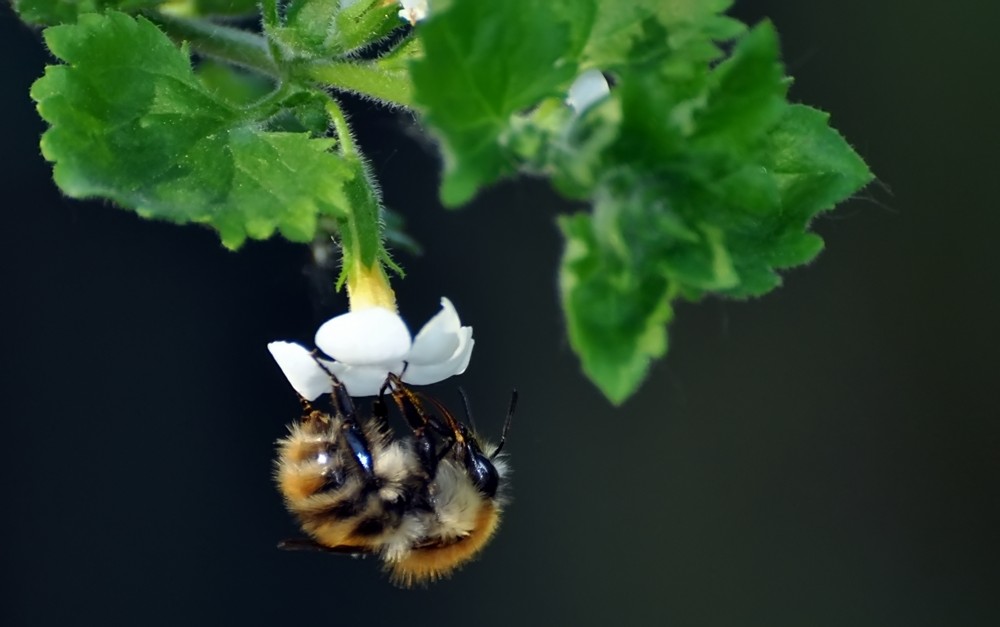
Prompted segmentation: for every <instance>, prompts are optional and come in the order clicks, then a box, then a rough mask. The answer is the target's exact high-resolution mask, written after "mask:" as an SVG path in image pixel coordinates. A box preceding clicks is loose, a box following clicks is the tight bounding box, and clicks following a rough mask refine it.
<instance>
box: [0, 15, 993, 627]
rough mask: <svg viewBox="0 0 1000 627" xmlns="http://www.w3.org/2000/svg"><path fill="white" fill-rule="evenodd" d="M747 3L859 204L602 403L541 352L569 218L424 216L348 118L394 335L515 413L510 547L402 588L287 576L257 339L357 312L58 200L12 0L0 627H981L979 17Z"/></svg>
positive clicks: (368, 575) (415, 197)
mask: <svg viewBox="0 0 1000 627" xmlns="http://www.w3.org/2000/svg"><path fill="white" fill-rule="evenodd" d="M735 12H736V14H737V15H739V16H741V17H743V18H744V19H747V20H749V21H756V20H759V19H761V18H762V17H764V16H769V17H770V18H771V19H772V20H773V21H774V22H775V23H776V24H777V26H778V29H779V32H780V33H781V35H782V38H783V43H784V51H785V57H786V61H787V63H788V67H789V71H790V73H791V74H793V75H794V76H795V77H796V82H795V85H794V87H793V89H792V96H793V98H794V99H795V100H799V101H802V102H806V103H809V104H812V105H815V106H818V107H820V108H823V109H825V110H827V111H830V112H831V113H832V114H833V123H834V125H835V126H836V127H837V128H838V129H840V130H841V131H842V132H843V133H844V134H845V135H846V136H847V137H848V138H849V139H850V140H851V141H852V142H853V143H854V144H855V146H856V147H857V149H858V150H859V152H860V153H861V154H862V155H864V157H865V158H866V159H868V160H869V162H870V164H871V165H872V167H873V169H874V170H875V172H876V173H877V174H878V175H879V177H880V179H881V184H877V185H873V186H872V187H871V188H869V189H868V190H866V192H865V193H863V194H862V195H861V196H860V197H859V198H857V199H855V200H853V201H851V202H848V203H846V204H845V205H843V206H842V207H841V208H840V209H839V210H838V211H837V212H835V213H833V214H829V215H827V216H825V217H823V218H822V219H821V220H819V221H818V223H817V224H816V229H817V230H818V232H819V233H821V234H822V235H823V236H824V237H825V238H826V241H827V250H826V252H825V253H823V255H822V256H821V257H820V258H819V259H818V261H816V262H815V263H813V264H812V265H810V266H809V267H807V268H802V269H798V270H796V271H793V272H791V273H789V274H788V275H787V277H786V286H785V287H784V288H783V289H781V290H779V291H777V292H775V293H773V294H771V295H769V296H767V297H765V298H763V299H761V300H757V301H752V302H744V303H740V302H721V301H717V300H708V301H706V302H704V303H701V304H698V305H682V306H680V308H679V311H678V314H677V318H676V321H675V322H674V324H673V325H672V327H671V330H670V335H671V341H672V347H671V350H670V354H669V356H668V358H667V359H666V361H664V362H662V363H660V364H658V365H657V366H656V367H655V368H654V369H653V372H652V374H651V376H650V378H649V380H648V381H647V383H646V385H645V386H644V387H643V389H642V391H641V392H640V393H639V394H638V396H636V397H635V398H634V399H632V400H631V401H629V402H628V403H627V404H625V405H624V406H623V407H621V408H619V409H614V408H612V407H610V406H609V405H608V403H607V402H605V401H604V400H603V399H602V397H601V396H600V395H599V394H598V393H597V391H596V390H595V389H594V388H593V387H592V386H591V385H590V384H589V383H588V382H587V381H586V380H585V379H584V378H583V377H582V376H581V374H580V373H579V369H578V366H577V362H576V360H575V358H574V356H573V355H572V353H571V352H570V350H569V347H568V343H567V339H566V333H565V330H564V328H563V326H562V322H561V318H560V313H559V309H558V303H557V293H556V287H555V268H556V263H557V260H558V257H559V255H560V239H559V236H558V233H557V231H556V228H555V227H554V222H553V219H554V216H556V215H557V214H558V213H559V212H560V211H565V210H566V209H567V207H566V206H565V205H563V204H561V203H560V201H559V200H558V199H557V198H556V197H555V196H554V195H553V194H552V193H550V192H549V191H547V190H546V189H545V188H544V186H543V185H541V184H539V183H537V182H519V183H506V184H503V185H499V186H497V187H496V188H494V189H492V190H491V191H489V192H487V193H485V194H483V195H481V196H480V197H479V199H478V200H477V201H476V202H475V203H473V204H472V205H471V206H469V207H467V208H466V209H464V210H462V211H459V212H452V213H450V212H446V211H445V210H444V209H442V208H441V207H440V206H438V204H437V202H436V185H437V169H438V163H437V161H436V158H435V157H434V156H433V153H431V152H429V151H428V150H427V148H426V147H425V146H421V145H419V144H418V143H416V142H415V141H413V140H412V139H411V138H409V137H408V136H407V134H406V133H405V131H404V127H405V122H406V120H405V118H403V117H400V116H399V115H398V114H394V113H390V112H384V111H381V112H380V111H370V110H367V108H366V107H365V106H355V107H354V112H355V113H354V115H355V120H356V122H357V124H358V127H359V128H358V131H359V134H360V139H361V141H362V145H363V146H364V147H365V148H366V149H367V151H368V154H369V155H370V157H371V160H372V163H373V165H374V167H375V168H376V170H377V171H378V174H379V176H380V177H381V178H382V180H383V182H384V186H385V196H386V200H387V202H388V204H389V205H390V206H392V207H394V208H396V209H398V210H399V211H400V212H402V213H404V214H405V215H406V216H407V218H408V220H409V225H410V226H409V229H410V232H411V233H412V234H413V235H414V236H415V237H416V238H417V239H418V240H419V241H420V242H422V243H423V244H424V246H425V247H426V250H427V252H426V254H425V255H424V256H423V257H420V258H413V257H411V256H407V255H401V256H400V260H401V261H402V262H403V263H404V265H405V266H406V268H407V270H408V272H409V276H408V278H407V279H406V280H405V281H403V282H397V289H398V295H399V299H400V302H401V305H402V309H403V312H404V314H405V315H406V316H407V317H408V318H409V319H410V321H411V323H412V324H413V325H414V326H419V324H421V323H422V321H423V320H424V319H426V318H427V317H429V316H430V315H431V314H433V313H434V312H435V311H436V309H437V307H438V305H437V302H438V299H439V297H440V296H441V295H447V296H449V297H450V298H452V300H453V301H454V302H455V303H456V306H457V307H458V310H459V312H460V313H461V315H462V317H463V320H464V321H466V322H467V323H469V324H472V325H474V326H475V332H476V339H477V340H478V342H477V346H476V351H475V355H474V358H473V361H472V366H471V367H470V369H469V372H468V373H467V374H466V375H465V376H464V377H463V378H462V379H461V383H462V385H463V386H465V387H466V388H467V389H468V391H469V393H470V396H471V398H472V401H473V405H474V409H475V411H476V413H477V416H478V422H479V424H480V427H481V428H483V429H484V430H488V431H489V430H492V431H493V432H496V431H497V430H499V428H500V424H501V422H502V418H503V413H504V410H505V408H506V402H507V396H508V394H509V391H510V389H511V387H512V386H515V385H516V386H517V388H518V389H519V390H520V392H521V401H522V402H521V406H520V412H519V414H518V415H517V417H516V421H515V425H514V429H513V432H512V437H511V440H510V441H509V452H510V454H511V460H512V464H513V466H514V468H515V470H516V473H515V475H514V481H513V496H514V500H513V503H512V505H511V507H510V508H509V512H508V513H507V516H506V519H505V521H504V524H503V527H502V528H501V530H500V532H499V534H498V536H497V538H496V539H495V541H494V542H493V543H492V544H491V545H490V546H489V547H488V548H487V550H486V551H485V553H484V554H483V555H482V557H481V558H480V559H479V560H478V561H476V562H475V563H473V564H471V565H469V566H468V567H466V568H465V569H464V570H463V571H461V572H460V573H459V574H457V575H456V576H454V577H453V578H451V579H449V580H447V581H444V582H441V583H437V584H435V585H433V586H431V587H430V588H428V589H425V590H416V591H404V590H398V589H395V588H393V587H392V586H391V585H389V583H387V581H386V579H385V577H384V576H383V575H382V574H381V573H380V572H379V567H378V564H377V563H376V562H374V561H372V560H366V561H356V560H351V559H348V558H340V557H335V556H328V555H321V554H302V553H293V554H289V553H282V552H279V551H278V550H276V549H275V543H276V542H277V541H278V540H279V539H282V538H285V537H287V536H290V535H294V533H295V526H294V524H293V522H292V521H291V519H290V518H289V517H288V516H287V515H286V514H285V512H284V509H283V507H282V504H281V501H280V498H279V496H278V494H277V493H276V492H275V490H274V488H273V486H272V483H271V478H270V474H271V463H272V461H271V460H272V453H273V442H274V440H275V439H276V438H278V437H280V436H281V435H282V434H283V433H284V430H285V424H286V423H287V422H289V421H290V420H291V419H293V418H294V417H295V416H296V415H297V412H298V403H297V401H296V399H295V396H294V394H293V393H292V390H291V389H290V388H289V387H288V385H287V384H286V382H285V380H284V378H283V377H282V375H281V373H280V372H279V370H278V369H277V367H276V366H275V364H274V363H273V362H272V361H271V359H270V357H269V355H268V353H267V351H266V350H265V344H266V343H267V342H268V341H270V340H272V339H277V338H290V339H301V340H308V339H309V338H310V337H311V335H312V332H313V330H314V329H315V327H316V326H317V324H318V323H319V322H320V321H321V320H323V319H324V317H325V316H327V315H330V314H332V313H336V311H337V310H340V309H342V308H343V307H344V306H345V303H344V302H343V300H334V301H333V302H332V303H328V304H327V308H326V309H325V310H324V309H323V308H321V307H320V308H317V306H316V303H317V299H316V294H315V292H314V287H313V284H312V283H311V282H310V280H309V278H308V277H307V275H306V274H304V272H303V270H304V268H305V266H306V265H307V263H308V253H307V250H306V249H305V248H304V247H301V246H295V245H291V244H288V243H285V242H282V241H277V240H275V241H269V242H264V243H260V242H255V243H251V244H249V245H248V246H246V248H245V249H244V250H242V251H241V252H239V253H238V254H234V253H230V252H227V251H226V250H224V249H223V248H222V247H221V246H220V245H219V243H218V241H217V239H216V237H215V235H213V234H212V233H211V232H209V231H207V230H200V229H198V228H194V227H177V226H172V225H169V224H164V223H157V222H148V221H144V220H141V219H139V218H137V217H136V216H134V215H133V214H131V213H128V212H125V211H120V210H118V209H114V208H112V207H110V206H108V205H107V204H106V203H102V202H89V203H83V202H75V201H70V200H67V199H64V198H62V197H61V196H60V194H59V193H58V191H57V190H56V188H55V186H54V185H53V183H52V182H51V180H50V168H49V165H48V164H46V163H45V162H44V160H43V159H42V158H41V156H40V155H39V151H38V148H37V145H38V136H39V134H40V133H41V132H42V130H43V125H42V123H41V122H40V120H39V119H38V117H37V115H36V113H35V111H34V109H33V105H32V103H31V101H30V99H29V97H28V88H29V86H30V84H31V83H32V81H33V80H35V79H36V78H37V77H38V76H40V75H41V73H42V68H43V65H44V64H45V63H46V61H47V58H46V54H45V52H44V49H43V47H42V45H41V43H40V40H39V37H38V36H37V34H36V33H34V32H32V31H31V30H29V29H28V28H26V27H24V26H23V25H21V24H20V23H19V22H18V21H17V20H16V18H15V17H14V16H13V14H12V12H11V11H9V10H8V8H7V7H0V85H2V89H3V92H2V96H0V138H2V139H0V151H2V153H0V154H2V160H0V162H2V163H0V165H2V167H0V205H2V208H3V210H4V215H5V219H4V221H3V226H2V227H0V280H2V286H3V307H2V313H3V318H4V321H3V327H2V328H3V337H4V340H3V345H2V346H3V349H2V359H3V361H2V363H3V376H2V378H0V381H2V385H3V390H2V394H0V416H2V420H3V422H2V428H0V463H2V466H0V478H2V493H3V500H2V501H0V503H2V505H0V511H2V512H3V514H2V515H0V530H2V540H0V555H2V558H0V569H2V574H3V578H4V581H3V585H2V587H0V590H2V593H0V595H2V596H0V624H2V625H18V626H20V625H78V624H80V625H82V624H100V625H179V624H190V625H218V624H250V625H278V624H291V625H305V624H319V625H353V624H376V625H378V624H399V625H410V624H413V625H417V624H420V625H423V624H435V625H442V626H445V625H460V624H461V625H466V626H468V625H483V626H484V627H485V626H489V625H509V624H524V625H545V624H567V625H568V624H572V625H605V624H616V625H617V624H626V625H643V624H654V623H655V624H669V625H678V626H688V625H691V626H702V625H704V626H713V625H723V626H727V625H768V626H785V625H788V626H803V625H809V626H831V627H833V626H838V627H840V626H844V625H852V626H854V625H857V626H867V625H872V626H876V625H879V626H880V625H905V626H908V627H910V626H916V625H935V626H938V625H962V626H964V625H970V626H971V625H997V624H1000V594H998V593H1000V576H998V564H1000V551H998V541H997V533H998V530H1000V507H998V504H1000V489H998V488H1000V481H998V475H1000V463H998V461H1000V456H998V451H1000V421H998V418H1000V411H998V401H997V395H996V388H997V378H998V374H1000V367H998V365H997V352H998V349H1000V333H998V322H1000V290H998V288H1000V279H998V277H997V273H998V271H1000V263H998V261H997V257H996V252H995V251H996V244H995V240H996V238H997V237H998V234H1000V211H998V207H997V201H996V198H997V192H996V189H997V166H998V165H1000V159H998V158H997V146H998V145H1000V124H998V122H997V120H996V116H997V113H998V111H1000V97H998V95H1000V94H998V90H1000V88H998V83H997V80H996V78H997V72H996V63H997V61H998V60H1000V38H998V36H997V34H996V24H997V23H1000V4H998V3H996V2H987V1H985V0H984V1H981V2H975V1H973V0H967V1H964V2H955V3H951V4H943V5H935V6H934V8H933V9H930V8H925V9H923V10H921V9H917V8H914V7H913V5H912V4H911V3H909V2H903V1H902V0H887V1H883V2H867V1H863V0H838V1H834V0H818V1H813V2H801V1H798V0H795V1H793V0H785V1H778V0H774V1H771V2H750V1H748V0H745V1H742V2H737V7H736V11H735ZM886 186H887V187H888V188H891V192H890V191H889V190H887V189H886ZM338 298H339V297H338ZM438 392H439V393H440V394H441V395H442V396H443V397H445V399H447V400H449V402H457V395H456V392H455V384H454V382H452V383H448V384H447V385H444V386H441V387H440V389H439V390H438Z"/></svg>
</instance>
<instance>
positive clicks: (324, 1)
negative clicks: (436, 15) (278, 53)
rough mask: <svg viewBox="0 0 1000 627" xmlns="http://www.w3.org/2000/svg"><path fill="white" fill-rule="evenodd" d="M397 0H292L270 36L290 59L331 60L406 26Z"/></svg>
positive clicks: (270, 31) (269, 32)
mask: <svg viewBox="0 0 1000 627" xmlns="http://www.w3.org/2000/svg"><path fill="white" fill-rule="evenodd" d="M398 10H399V7H398V6H397V5H395V4H394V3H384V2H382V0H356V1H354V2H345V1H344V0H292V1H291V2H289V3H288V6H287V8H286V10H285V14H284V20H283V24H282V25H281V26H279V27H277V28H272V29H269V31H268V36H269V37H271V38H272V39H273V40H275V41H276V42H278V43H279V44H280V45H281V46H283V47H284V48H285V50H286V56H288V57H289V58H300V59H306V60H310V59H329V58H332V57H339V56H342V55H345V54H348V53H350V52H353V51H356V50H358V49H361V48H364V47H366V46H368V45H370V44H372V43H374V42H377V41H379V40H381V39H383V38H384V37H386V36H387V35H388V34H389V33H391V32H392V31H393V30H395V29H397V28H399V27H400V26H402V25H403V23H402V22H401V20H400V19H399V17H398V16H397V11H398Z"/></svg>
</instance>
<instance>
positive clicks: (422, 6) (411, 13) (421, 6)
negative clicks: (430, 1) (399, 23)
mask: <svg viewBox="0 0 1000 627" xmlns="http://www.w3.org/2000/svg"><path fill="white" fill-rule="evenodd" d="M399 4H400V6H402V7H403V8H402V9H400V10H399V17H400V18H402V19H404V20H407V21H408V22H409V23H410V24H416V23H417V22H419V21H420V20H422V19H424V18H426V17H427V11H428V8H427V0H399Z"/></svg>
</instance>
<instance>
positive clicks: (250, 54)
mask: <svg viewBox="0 0 1000 627" xmlns="http://www.w3.org/2000/svg"><path fill="white" fill-rule="evenodd" d="M144 16H145V17H146V18H147V19H149V20H150V21H151V22H153V23H154V24H156V25H157V26H159V27H160V28H161V29H162V30H163V31H164V32H165V33H166V34H167V35H169V36H170V38H171V39H174V40H177V41H184V42H187V43H188V44H190V45H191V47H192V48H193V49H194V51H195V52H197V53H198V54H203V55H206V56H209V57H214V58H216V59H221V60H223V61H228V62H229V63H233V64H235V65H239V66H242V67H245V68H248V69H251V70H255V71H257V72H260V73H262V74H266V75H268V76H271V77H274V78H280V77H281V73H280V71H279V69H278V65H277V64H276V63H275V62H274V59H273V58H272V57H271V52H270V50H269V49H268V45H267V41H266V40H265V39H264V37H261V36H260V35H255V34H253V33H248V32H247V31H244V30H241V29H238V28H232V27H229V26H221V25H219V24H212V23H210V22H206V21H203V20H192V19H188V18H183V17H175V16H172V15H164V14H162V13H154V12H146V13H144Z"/></svg>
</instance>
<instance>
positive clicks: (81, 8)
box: [14, 0, 164, 26]
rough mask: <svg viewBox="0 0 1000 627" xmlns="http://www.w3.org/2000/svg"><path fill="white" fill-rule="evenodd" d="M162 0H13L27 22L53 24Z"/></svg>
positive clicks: (135, 8) (141, 7)
mask: <svg viewBox="0 0 1000 627" xmlns="http://www.w3.org/2000/svg"><path fill="white" fill-rule="evenodd" d="M163 1H164V0H14V10H16V11H17V13H18V15H20V16H21V19H22V20H24V21H25V22H28V23H29V24H38V25H40V26H53V25H55V24H72V23H74V22H76V20H77V18H78V17H79V16H80V15H83V14H85V13H102V12H104V11H107V10H110V9H117V10H119V11H129V12H131V11H138V10H140V9H145V8H149V7H155V6H157V5H159V4H162V3H163Z"/></svg>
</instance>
